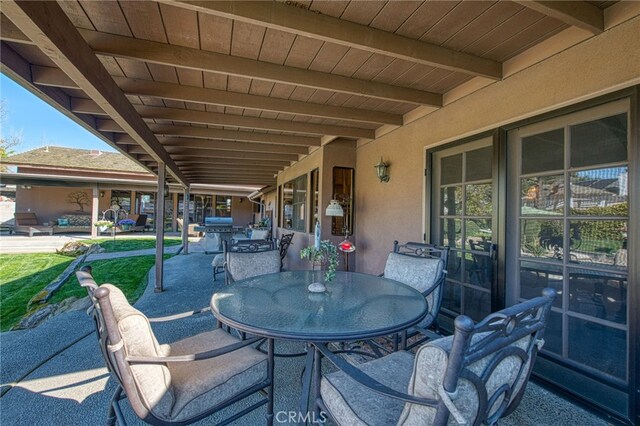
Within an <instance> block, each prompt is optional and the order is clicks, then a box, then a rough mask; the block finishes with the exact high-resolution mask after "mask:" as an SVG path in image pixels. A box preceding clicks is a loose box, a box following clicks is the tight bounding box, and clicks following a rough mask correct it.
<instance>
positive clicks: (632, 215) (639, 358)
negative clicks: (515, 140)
mask: <svg viewBox="0 0 640 426" xmlns="http://www.w3.org/2000/svg"><path fill="white" fill-rule="evenodd" d="M620 99H629V100H630V108H629V116H630V120H629V141H628V143H629V145H630V146H629V156H628V164H629V224H630V226H629V230H628V246H627V248H628V250H629V256H630V257H631V256H636V257H639V255H640V226H638V225H636V226H633V225H631V224H640V86H639V85H636V86H633V87H629V88H626V89H622V90H620V91H617V92H613V93H609V94H605V95H602V96H600V97H598V98H595V99H590V100H586V101H582V102H579V103H576V104H573V105H569V106H565V107H561V108H558V109H556V110H553V111H550V112H545V113H542V114H540V115H537V116H534V117H531V118H526V119H523V120H520V121H517V122H513V123H508V124H504V125H502V126H501V127H498V128H496V129H494V130H491V131H487V132H483V133H479V134H477V135H472V136H470V137H465V138H462V139H452V140H449V141H443V142H444V143H443V144H442V145H439V146H437V147H434V148H425V149H424V153H425V157H424V158H425V171H424V192H423V194H424V199H423V203H422V206H423V209H424V211H423V217H424V223H423V230H424V234H423V240H424V241H427V242H431V241H432V220H433V219H432V215H431V200H432V174H433V161H434V160H433V154H434V153H435V152H437V151H441V150H443V149H448V148H452V147H455V146H458V145H463V144H465V143H468V142H472V141H474V140H478V139H480V138H482V137H486V136H493V137H494V162H493V167H494V170H493V173H494V179H495V178H496V177H497V183H496V188H497V191H498V194H497V197H496V198H497V203H498V206H497V209H496V210H495V211H496V212H497V215H498V217H499V218H500V220H498V222H497V225H496V226H494V231H495V235H494V240H495V241H496V242H497V244H498V247H497V267H496V270H495V277H494V284H495V287H494V288H493V289H492V299H493V300H495V301H496V306H495V310H499V309H501V308H503V307H504V306H505V304H506V299H507V295H506V262H505V258H506V241H505V239H506V223H507V221H508V220H509V218H508V215H507V193H508V191H507V161H508V158H507V157H508V156H507V154H508V152H507V151H508V144H507V132H508V131H510V130H513V129H516V128H518V127H522V126H526V125H529V124H533V123H536V122H540V121H544V120H549V119H553V118H556V117H559V116H561V115H566V114H571V113H574V112H579V111H582V110H585V109H589V108H593V107H595V106H598V105H602V104H606V103H610V102H613V101H616V100H620ZM628 280H629V284H628V287H629V290H628V295H627V301H628V303H629V306H630V307H631V308H630V309H629V319H628V320H629V324H628V327H629V354H628V356H629V358H630V360H631V362H630V365H629V404H628V406H629V412H628V417H620V416H619V415H617V414H616V413H613V412H612V411H609V410H606V409H602V408H599V407H597V406H594V405H592V404H591V403H590V402H589V401H587V400H585V399H583V398H582V397H580V396H579V395H577V394H575V393H573V392H572V391H571V390H569V389H564V388H562V387H559V386H558V385H555V384H553V383H549V382H546V381H544V379H542V378H541V377H540V376H538V375H537V374H536V373H535V372H534V376H536V377H537V378H538V379H542V381H544V382H545V383H546V384H547V385H548V386H550V387H551V388H553V389H555V390H556V391H559V392H561V393H564V394H565V395H566V396H567V397H569V398H570V399H573V400H576V401H578V402H580V403H582V404H586V405H587V406H589V407H590V408H592V409H595V410H598V411H601V412H602V413H604V414H605V415H608V416H612V417H615V418H616V419H617V420H618V421H622V422H623V423H625V424H640V262H629V268H628ZM494 290H495V291H494ZM493 308H494V307H493V306H492V309H493ZM440 317H441V318H442V319H443V320H445V321H451V318H449V317H448V316H446V317H445V316H444V315H441V316H440Z"/></svg>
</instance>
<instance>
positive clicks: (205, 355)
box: [126, 337, 264, 364]
mask: <svg viewBox="0 0 640 426" xmlns="http://www.w3.org/2000/svg"><path fill="white" fill-rule="evenodd" d="M263 339H264V338H263V337H254V338H251V339H247V340H242V341H240V342H238V343H234V344H232V345H228V346H225V347H222V348H218V349H214V350H211V351H205V352H198V353H195V354H189V355H176V356H127V357H126V361H128V362H130V363H132V364H164V363H166V362H191V361H201V360H204V359H210V358H215V357H218V356H221V355H224V354H228V353H230V352H234V351H237V350H238V349H242V348H244V347H245V346H249V345H252V344H254V343H257V342H259V341H260V340H263Z"/></svg>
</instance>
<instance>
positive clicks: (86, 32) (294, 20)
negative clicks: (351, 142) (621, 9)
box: [0, 0, 615, 186]
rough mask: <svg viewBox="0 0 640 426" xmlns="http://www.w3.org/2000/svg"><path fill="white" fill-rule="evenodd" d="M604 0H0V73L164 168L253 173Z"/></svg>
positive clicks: (406, 107)
mask: <svg viewBox="0 0 640 426" xmlns="http://www.w3.org/2000/svg"><path fill="white" fill-rule="evenodd" d="M614 3H615V2H530V1H527V2H510V1H499V2H494V1H465V2H457V1H426V2H425V1H317V0H314V1H287V2H247V1H240V2H224V1H216V2H192V1H167V2H164V1H163V2H155V1H133V2H131V1H121V2H117V1H102V2H97V1H61V2H58V3H55V2H30V1H27V2H13V1H3V2H2V3H1V4H0V11H1V12H2V22H1V25H0V28H1V38H2V51H1V61H2V72H3V73H5V74H7V75H9V76H10V77H12V78H13V79H15V80H16V81H18V82H19V83H20V84H22V85H23V86H25V87H27V88H28V89H30V90H32V91H33V92H35V93H36V94H38V95H39V96H40V97H42V98H43V99H45V100H46V101H48V102H50V103H52V104H53V105H54V106H56V107H57V108H58V109H60V110H61V111H63V112H64V113H66V114H67V115H69V116H71V117H72V118H74V119H75V120H76V121H77V122H79V123H80V124H81V125H83V126H85V127H86V128H88V129H90V130H91V131H92V132H94V133H96V134H98V135H99V136H100V137H102V138H103V139H104V140H106V141H108V142H109V143H110V144H111V145H113V146H115V147H117V148H118V149H119V150H120V151H121V152H123V153H125V154H126V155H129V156H130V157H131V158H133V159H135V160H137V161H139V162H140V163H141V164H143V165H144V166H145V167H147V168H148V169H149V170H151V171H153V172H156V171H157V167H158V166H157V164H158V162H163V163H165V164H166V165H167V168H168V170H167V171H168V174H169V177H170V179H171V180H173V181H177V182H179V183H181V184H189V183H209V184H244V185H247V184H253V185H259V186H263V185H269V184H273V183H274V182H275V178H274V175H275V174H277V173H278V172H279V171H281V170H283V169H284V168H285V167H287V166H289V165H291V164H292V163H293V162H295V161H298V160H299V159H300V158H302V157H303V156H305V155H308V154H309V153H310V152H311V151H313V150H315V149H317V148H318V147H319V146H321V145H322V144H323V143H329V142H330V141H331V140H333V139H335V138H338V137H339V138H348V139H373V138H375V136H376V131H378V130H379V129H381V128H383V127H384V126H401V125H402V124H403V123H404V121H405V119H406V114H409V113H411V112H412V111H414V110H416V108H419V107H424V106H428V107H432V108H438V107H441V106H442V104H443V95H446V94H447V93H448V92H450V91H452V90H454V89H455V88H456V87H459V86H460V85H461V84H464V83H465V82H467V81H469V80H471V79H473V78H484V79H491V80H494V81H495V80H500V79H501V78H503V70H502V68H503V67H502V65H503V63H504V62H505V61H507V60H509V59H510V58H513V57H514V56H516V55H518V54H521V53H522V52H524V51H526V50H527V49H530V48H531V47H533V46H535V45H537V44H539V43H541V42H543V41H544V40H546V39H548V38H549V37H551V36H553V35H555V34H557V33H559V32H561V31H563V30H565V29H566V28H568V27H569V26H577V27H580V28H582V29H586V30H587V31H590V32H591V33H593V34H597V33H599V32H601V31H603V15H604V13H603V11H604V9H605V8H607V7H610V6H611V5H612V4H614Z"/></svg>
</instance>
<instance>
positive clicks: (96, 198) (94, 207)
mask: <svg viewBox="0 0 640 426" xmlns="http://www.w3.org/2000/svg"><path fill="white" fill-rule="evenodd" d="M99 202H100V191H99V190H98V184H97V183H94V184H93V199H92V201H91V238H92V239H95V238H98V227H97V226H95V225H94V224H95V223H96V222H97V221H98V213H99V210H100V209H99V206H98V203H99Z"/></svg>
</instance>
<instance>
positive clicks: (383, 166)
mask: <svg viewBox="0 0 640 426" xmlns="http://www.w3.org/2000/svg"><path fill="white" fill-rule="evenodd" d="M373 167H375V168H376V175H378V179H380V182H389V165H388V164H387V163H385V162H384V161H382V157H380V162H379V163H378V164H376V165H375V166H373Z"/></svg>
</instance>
